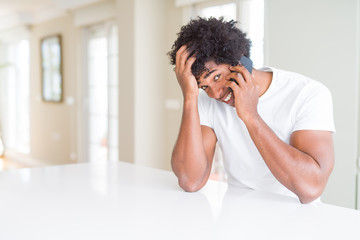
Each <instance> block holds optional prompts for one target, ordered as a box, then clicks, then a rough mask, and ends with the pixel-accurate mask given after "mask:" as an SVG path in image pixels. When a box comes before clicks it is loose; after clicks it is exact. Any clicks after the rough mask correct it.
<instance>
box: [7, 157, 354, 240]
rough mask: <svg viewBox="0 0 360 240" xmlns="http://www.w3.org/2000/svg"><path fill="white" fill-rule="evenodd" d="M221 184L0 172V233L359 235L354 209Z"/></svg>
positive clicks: (164, 177) (115, 170)
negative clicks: (190, 188) (189, 185)
mask: <svg viewBox="0 0 360 240" xmlns="http://www.w3.org/2000/svg"><path fill="white" fill-rule="evenodd" d="M227 188H228V187H227V185H226V184H225V183H219V182H214V181H210V182H209V183H208V184H207V185H206V186H205V187H204V188H203V190H201V191H200V192H197V193H186V192H184V191H182V190H181V189H180V188H179V187H178V185H177V180H176V177H175V176H174V175H173V173H171V172H167V171H162V170H157V169H151V168H146V167H140V166H136V165H132V164H127V163H108V164H89V163H84V164H74V165H63V166H52V167H42V168H33V169H21V170H13V171H6V172H1V173H0V239H1V240H13V239H21V240H27V239H34V240H45V239H46V240H56V239H64V240H72V239H86V240H91V239H101V240H103V239H104V240H105V239H125V240H127V239H170V240H172V239H221V240H222V239H261V240H264V239H277V240H279V239H286V240H289V239H306V240H308V239H316V240H319V239H336V240H340V239H346V240H349V239H356V240H359V239H360V212H359V211H356V210H351V209H346V208H341V207H336V206H332V205H327V204H322V203H312V204H308V205H301V204H300V203H299V201H298V200H297V199H295V198H288V197H284V196H279V195H274V194H270V193H265V192H259V191H254V190H249V189H240V188H235V187H229V188H228V189H227ZM225 192H226V193H225Z"/></svg>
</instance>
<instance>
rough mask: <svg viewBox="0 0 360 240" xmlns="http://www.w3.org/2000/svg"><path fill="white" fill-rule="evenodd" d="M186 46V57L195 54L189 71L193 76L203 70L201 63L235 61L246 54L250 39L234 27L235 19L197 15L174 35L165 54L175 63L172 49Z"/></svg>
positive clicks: (231, 63) (248, 49) (232, 63)
mask: <svg viewBox="0 0 360 240" xmlns="http://www.w3.org/2000/svg"><path fill="white" fill-rule="evenodd" d="M183 45H186V46H187V48H188V51H189V52H190V55H189V57H190V56H192V55H194V54H195V56H196V61H195V62H194V64H193V65H192V67H191V71H192V73H193V75H194V76H196V77H197V78H198V77H199V76H200V75H201V74H202V73H203V72H204V71H206V68H205V63H207V62H208V61H211V60H213V61H214V62H215V63H216V64H223V63H226V64H230V65H236V64H238V62H239V60H240V58H241V56H242V55H244V56H246V57H250V47H251V41H250V40H249V39H248V38H246V33H244V32H242V31H241V30H240V29H238V28H237V27H236V21H234V20H231V21H228V22H227V21H224V18H219V19H216V18H213V17H210V18H208V19H206V18H201V17H199V18H197V19H193V20H191V21H190V22H189V23H188V24H186V25H184V26H182V27H181V30H180V32H179V33H178V38H177V39H176V41H175V42H174V44H173V46H172V48H171V51H170V52H169V53H168V55H169V57H170V61H171V64H172V65H175V63H176V52H177V51H178V50H179V48H180V47H181V46H183Z"/></svg>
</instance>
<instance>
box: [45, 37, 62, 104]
mask: <svg viewBox="0 0 360 240" xmlns="http://www.w3.org/2000/svg"><path fill="white" fill-rule="evenodd" d="M40 51H41V86H42V91H41V92H42V99H43V101H45V102H62V100H63V74H62V46H61V35H60V34H58V35H53V36H49V37H45V38H43V39H41V46H40Z"/></svg>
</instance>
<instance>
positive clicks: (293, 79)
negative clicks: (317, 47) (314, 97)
mask: <svg viewBox="0 0 360 240" xmlns="http://www.w3.org/2000/svg"><path fill="white" fill-rule="evenodd" d="M264 69H265V70H266V71H269V69H270V71H272V72H273V81H274V82H275V83H276V85H278V87H279V88H281V89H283V90H284V89H288V90H290V91H291V92H293V93H295V92H297V93H298V94H306V93H320V92H322V93H325V92H327V93H330V91H329V89H328V88H327V87H326V86H325V85H324V84H323V83H321V82H320V81H317V80H314V79H312V78H310V77H307V76H305V75H302V74H299V73H296V72H291V71H286V70H281V69H277V68H273V67H268V68H264Z"/></svg>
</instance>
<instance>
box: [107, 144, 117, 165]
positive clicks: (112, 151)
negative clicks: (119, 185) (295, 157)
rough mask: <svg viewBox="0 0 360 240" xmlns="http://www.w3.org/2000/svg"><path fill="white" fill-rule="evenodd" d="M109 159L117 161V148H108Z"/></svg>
mask: <svg viewBox="0 0 360 240" xmlns="http://www.w3.org/2000/svg"><path fill="white" fill-rule="evenodd" d="M109 160H110V161H112V162H116V161H119V149H118V148H112V147H110V148H109Z"/></svg>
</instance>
